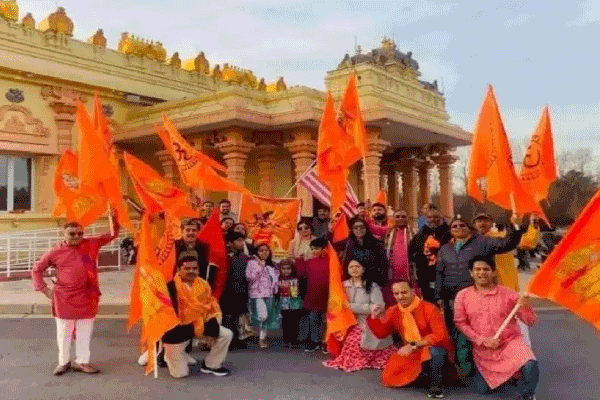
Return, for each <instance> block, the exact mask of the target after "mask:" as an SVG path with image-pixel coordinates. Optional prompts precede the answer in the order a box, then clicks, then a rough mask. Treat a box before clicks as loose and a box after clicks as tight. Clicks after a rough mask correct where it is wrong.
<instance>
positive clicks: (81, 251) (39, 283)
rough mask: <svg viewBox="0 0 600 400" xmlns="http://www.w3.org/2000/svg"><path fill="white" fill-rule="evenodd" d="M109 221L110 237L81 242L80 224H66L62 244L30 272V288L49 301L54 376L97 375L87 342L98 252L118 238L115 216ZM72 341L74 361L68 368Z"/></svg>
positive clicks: (93, 307)
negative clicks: (49, 279) (50, 280)
mask: <svg viewBox="0 0 600 400" xmlns="http://www.w3.org/2000/svg"><path fill="white" fill-rule="evenodd" d="M109 218H110V219H111V221H112V224H113V227H114V229H113V233H107V234H104V235H102V236H99V237H94V238H84V237H83V228H82V227H81V225H80V224H79V223H77V222H69V223H67V224H66V225H65V228H64V238H65V239H64V241H63V242H62V243H60V244H59V245H57V246H56V247H54V248H53V249H52V250H50V251H49V252H48V253H46V254H45V255H44V256H43V257H42V258H41V259H40V260H39V261H38V262H37V264H36V265H35V267H34V268H33V270H32V271H31V277H32V279H33V287H34V288H35V290H37V291H39V292H42V293H43V294H44V295H45V296H46V297H48V298H49V299H50V301H51V302H52V314H53V315H54V318H55V320H56V339H57V342H58V366H57V367H56V369H55V370H54V375H57V376H58V375H62V374H64V373H65V372H67V371H68V370H69V369H70V368H72V369H73V370H74V371H81V372H85V373H86V374H96V373H98V372H100V370H99V369H97V368H96V367H94V366H93V365H91V364H90V363H89V362H90V340H91V338H92V328H93V325H94V319H95V317H96V313H97V312H98V302H99V300H100V288H99V286H98V265H97V260H98V252H99V250H100V248H101V247H102V246H104V245H106V244H107V243H110V242H111V241H112V240H113V239H114V238H115V237H116V236H117V235H118V234H119V225H118V223H117V222H116V216H115V215H113V214H111V215H110V216H109ZM49 267H54V268H55V269H56V281H55V284H54V287H52V288H49V287H48V285H47V284H46V282H44V272H45V271H46V270H47V269H48V268H49ZM73 338H75V352H76V359H75V362H74V363H73V364H71V361H70V357H71V356H70V349H71V341H72V340H73Z"/></svg>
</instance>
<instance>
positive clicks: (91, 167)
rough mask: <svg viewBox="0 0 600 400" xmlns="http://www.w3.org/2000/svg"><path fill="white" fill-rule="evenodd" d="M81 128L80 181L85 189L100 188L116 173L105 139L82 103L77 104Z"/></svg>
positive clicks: (79, 126)
mask: <svg viewBox="0 0 600 400" xmlns="http://www.w3.org/2000/svg"><path fill="white" fill-rule="evenodd" d="M77 127H78V128H79V139H78V143H79V179H80V181H81V186H82V187H83V188H88V187H95V186H98V185H99V184H100V183H101V182H104V181H107V180H109V179H110V178H111V176H112V175H113V173H114V171H113V169H112V168H110V165H111V164H112V163H111V160H110V156H109V152H108V148H107V143H106V142H105V141H104V138H103V137H101V136H100V133H99V132H98V130H97V129H96V127H95V126H94V124H93V123H92V120H91V118H90V116H89V114H88V112H87V110H86V109H85V106H84V105H83V103H82V102H81V101H78V102H77Z"/></svg>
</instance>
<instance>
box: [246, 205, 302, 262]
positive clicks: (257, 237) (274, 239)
mask: <svg viewBox="0 0 600 400" xmlns="http://www.w3.org/2000/svg"><path fill="white" fill-rule="evenodd" d="M299 214H300V200H298V199H272V198H269V197H262V196H247V195H243V196H242V199H241V206H240V221H241V222H243V223H244V224H246V226H247V227H248V236H249V237H250V238H252V240H254V242H255V243H256V244H263V243H266V244H268V245H269V247H270V248H271V250H272V251H273V252H274V253H276V254H282V253H285V252H287V250H288V248H289V245H290V242H291V241H292V239H293V238H294V232H295V231H296V229H295V227H296V222H297V221H298V217H299Z"/></svg>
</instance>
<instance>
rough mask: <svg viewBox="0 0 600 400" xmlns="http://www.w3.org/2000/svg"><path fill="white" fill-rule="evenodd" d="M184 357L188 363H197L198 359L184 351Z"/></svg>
mask: <svg viewBox="0 0 600 400" xmlns="http://www.w3.org/2000/svg"><path fill="white" fill-rule="evenodd" d="M185 359H186V360H187V363H188V365H194V364H196V363H198V360H196V359H195V358H194V357H192V356H190V355H189V354H187V353H185Z"/></svg>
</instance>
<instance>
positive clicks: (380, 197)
mask: <svg viewBox="0 0 600 400" xmlns="http://www.w3.org/2000/svg"><path fill="white" fill-rule="evenodd" d="M375 202H376V203H381V204H383V205H384V206H387V192H386V191H385V190H380V191H379V192H378V193H377V199H376V200H375ZM386 211H387V210H386Z"/></svg>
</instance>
